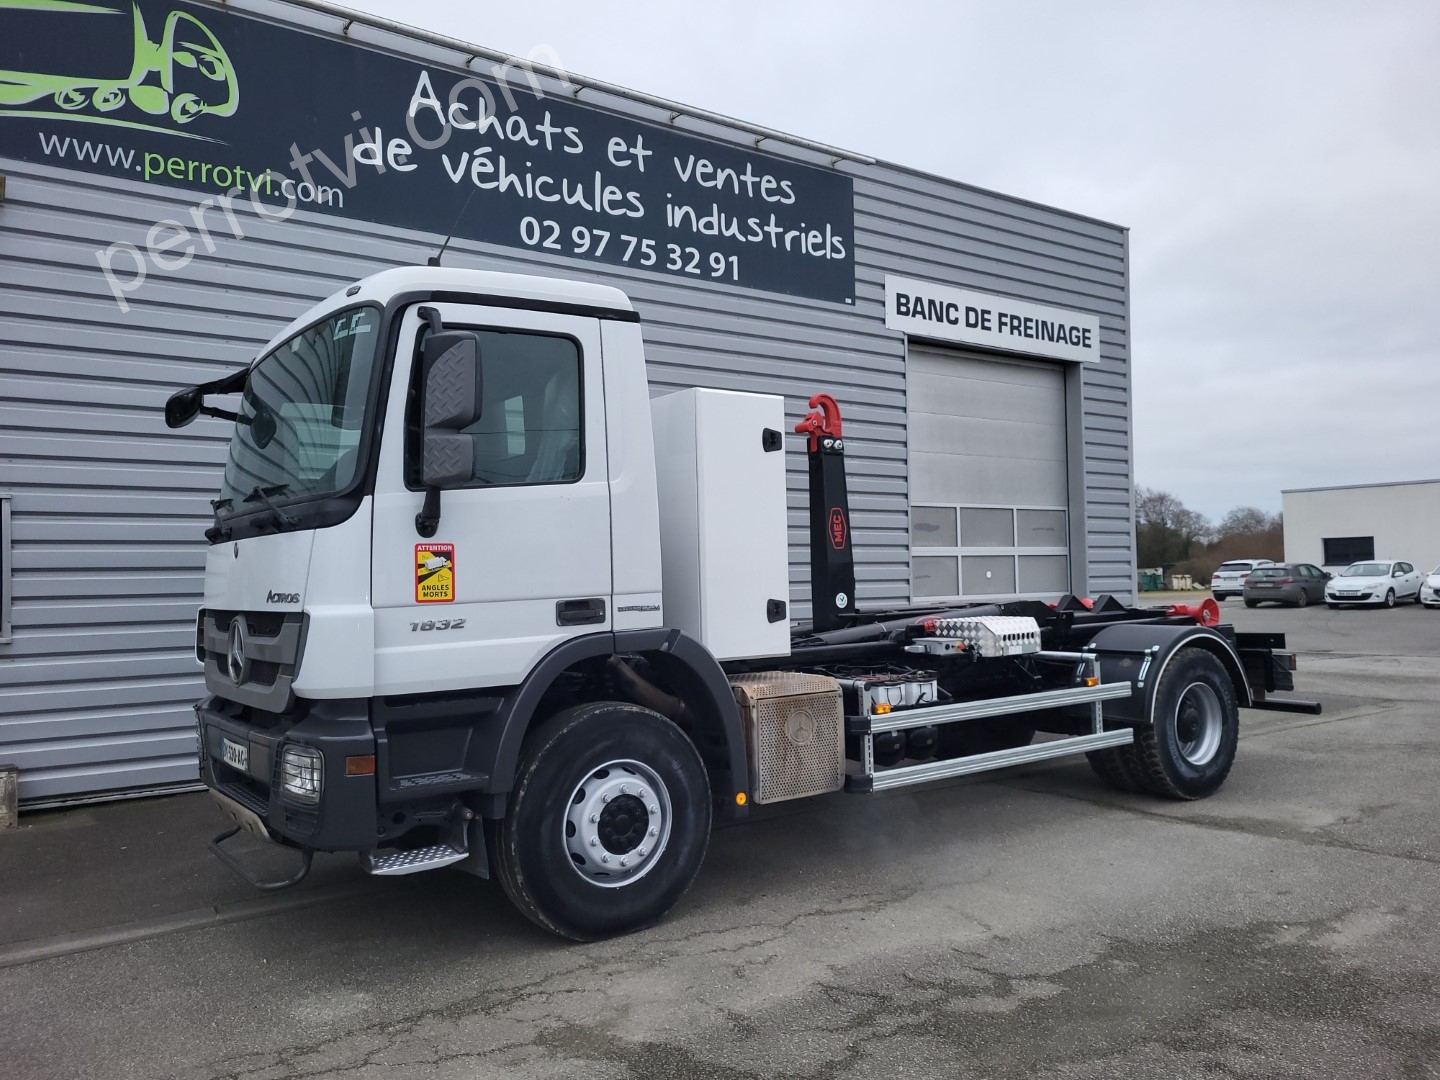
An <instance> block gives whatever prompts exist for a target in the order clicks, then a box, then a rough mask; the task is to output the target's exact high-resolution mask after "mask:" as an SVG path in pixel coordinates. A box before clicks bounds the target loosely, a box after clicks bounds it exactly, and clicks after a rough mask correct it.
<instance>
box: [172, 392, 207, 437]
mask: <svg viewBox="0 0 1440 1080" xmlns="http://www.w3.org/2000/svg"><path fill="white" fill-rule="evenodd" d="M204 403H205V395H204V393H202V392H201V390H200V387H198V386H191V387H188V388H186V389H184V390H176V391H175V393H173V394H171V395H170V400H169V401H167V402H165V426H166V427H169V428H182V427H184V426H185V425H186V424H188V423H190V421H192V420H194V419H195V417H197V416H199V415H200V406H201V405H203V404H204Z"/></svg>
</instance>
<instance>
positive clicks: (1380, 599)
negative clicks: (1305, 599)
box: [1325, 592, 1385, 604]
mask: <svg viewBox="0 0 1440 1080" xmlns="http://www.w3.org/2000/svg"><path fill="white" fill-rule="evenodd" d="M1325 602H1326V603H1327V604H1383V603H1384V602H1385V595H1384V594H1383V593H1381V594H1378V595H1377V594H1376V593H1373V592H1366V593H1361V594H1360V595H1359V596H1337V595H1336V594H1335V593H1326V594H1325Z"/></svg>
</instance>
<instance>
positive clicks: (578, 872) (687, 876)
mask: <svg viewBox="0 0 1440 1080" xmlns="http://www.w3.org/2000/svg"><path fill="white" fill-rule="evenodd" d="M492 834H493V836H494V840H495V864H496V876H497V877H498V878H499V879H500V883H501V886H502V887H503V888H504V890H505V893H506V895H507V896H509V897H510V900H511V901H512V902H513V903H514V904H515V906H516V907H517V908H519V909H520V911H521V912H522V913H524V915H525V916H526V917H527V918H529V919H530V920H531V921H532V922H534V923H536V924H537V925H539V926H542V927H544V928H545V929H546V930H549V931H551V932H552V933H555V934H559V935H560V936H561V937H567V938H573V939H574V940H576V941H594V940H597V939H599V938H605V937H612V936H614V935H616V934H625V933H629V932H630V931H632V930H638V929H640V928H642V927H645V926H648V925H650V924H651V923H653V922H655V921H656V920H658V919H660V918H661V917H662V916H663V915H664V914H665V913H666V912H668V911H669V910H670V909H671V908H672V907H673V906H674V905H675V903H676V902H677V901H678V900H679V899H680V897H681V896H683V895H684V893H685V890H686V889H688V888H689V887H690V883H691V882H692V881H693V880H694V879H695V875H696V873H697V872H698V871H699V869H700V863H701V861H702V860H703V859H704V857H705V848H706V845H707V844H708V843H709V837H710V783H709V780H708V778H707V776H706V773H705V766H704V763H703V762H702V761H701V760H700V755H699V754H698V753H697V752H696V750H695V746H694V744H693V743H691V742H690V740H689V739H688V738H687V737H686V736H685V734H684V733H683V732H681V731H680V729H679V728H677V727H676V726H675V725H674V724H672V723H670V722H669V721H668V720H666V719H665V718H664V717H663V716H661V715H659V714H658V713H654V712H651V711H650V710H649V709H643V708H641V707H639V706H638V705H630V704H627V703H623V702H615V701H603V702H595V703H592V704H588V705H580V706H577V707H575V708H573V709H568V710H566V711H565V712H562V713H560V714H559V715H557V716H555V717H553V718H552V719H550V720H549V721H547V722H546V723H545V724H544V725H542V726H541V727H540V728H538V729H537V730H536V731H534V732H533V733H532V734H531V735H530V736H529V737H528V738H527V740H526V745H525V747H524V749H523V750H522V752H521V756H520V764H519V768H518V769H517V770H516V777H515V789H514V793H513V795H512V796H511V803H510V809H509V814H508V815H507V816H506V817H505V818H504V820H502V821H500V822H499V823H497V824H496V825H495V826H494V827H493V829H492Z"/></svg>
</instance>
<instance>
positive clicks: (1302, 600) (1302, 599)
mask: <svg viewBox="0 0 1440 1080" xmlns="http://www.w3.org/2000/svg"><path fill="white" fill-rule="evenodd" d="M1309 603H1310V594H1309V593H1307V592H1306V591H1305V587H1304V586H1303V585H1302V586H1301V587H1300V596H1299V598H1298V599H1296V601H1295V606H1296V607H1307V606H1309Z"/></svg>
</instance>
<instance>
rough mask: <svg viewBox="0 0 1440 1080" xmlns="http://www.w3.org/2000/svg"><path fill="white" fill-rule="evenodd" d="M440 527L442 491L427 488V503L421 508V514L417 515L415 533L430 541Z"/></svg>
mask: <svg viewBox="0 0 1440 1080" xmlns="http://www.w3.org/2000/svg"><path fill="white" fill-rule="evenodd" d="M439 527H440V489H439V488H435V487H427V488H426V489H425V503H424V505H422V506H421V507H420V512H419V513H418V514H416V515H415V531H416V532H417V533H419V534H420V535H421V536H423V537H425V538H426V539H427V540H428V539H429V538H430V537H432V536H434V535H435V530H436V529H438V528H439Z"/></svg>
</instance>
